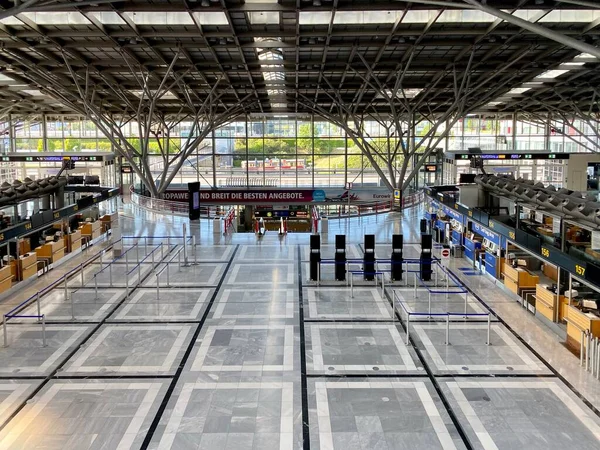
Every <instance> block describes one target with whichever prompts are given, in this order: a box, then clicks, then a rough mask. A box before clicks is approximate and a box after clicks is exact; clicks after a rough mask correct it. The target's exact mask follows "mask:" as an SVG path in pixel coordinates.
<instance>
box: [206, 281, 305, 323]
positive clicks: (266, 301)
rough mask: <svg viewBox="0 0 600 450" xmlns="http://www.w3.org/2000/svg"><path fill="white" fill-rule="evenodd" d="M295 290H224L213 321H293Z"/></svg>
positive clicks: (214, 311) (216, 303)
mask: <svg viewBox="0 0 600 450" xmlns="http://www.w3.org/2000/svg"><path fill="white" fill-rule="evenodd" d="M294 293H295V290H294V289H291V288H289V289H286V288H272V289H268V290H267V289H255V288H253V289H222V290H221V294H220V295H219V298H218V299H217V301H216V302H215V305H214V307H213V314H212V318H213V319H293V318H294V311H295V308H296V305H295V300H294Z"/></svg>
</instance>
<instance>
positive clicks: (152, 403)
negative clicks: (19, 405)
mask: <svg viewBox="0 0 600 450" xmlns="http://www.w3.org/2000/svg"><path fill="white" fill-rule="evenodd" d="M165 390H166V384H165V383H164V382H160V381H153V382H147V381H142V380H140V381H137V382H135V380H128V381H126V382H123V381H101V382H95V381H77V382H69V381H56V380H52V381H50V382H49V383H48V385H46V386H45V387H44V388H43V389H42V390H41V391H40V392H39V393H38V394H36V396H35V397H34V398H33V399H32V400H30V401H29V402H28V404H27V405H26V406H25V407H24V408H23V409H22V410H21V411H20V412H19V413H18V414H17V415H16V417H15V418H14V419H13V420H11V422H9V424H8V425H7V426H6V427H5V428H4V429H3V430H2V431H0V448H2V449H7V450H8V449H17V448H19V449H24V448H27V449H38V448H39V449H41V448H63V449H67V448H69V449H78V450H86V449H90V450H91V449H100V448H113V449H116V448H119V449H134V448H139V446H140V445H141V442H142V440H143V438H144V436H145V430H147V428H148V426H149V424H150V422H151V420H152V418H153V416H154V414H156V410H157V409H158V404H159V402H160V395H161V393H163V395H164V391H165Z"/></svg>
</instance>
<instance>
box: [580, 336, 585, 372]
mask: <svg viewBox="0 0 600 450" xmlns="http://www.w3.org/2000/svg"><path fill="white" fill-rule="evenodd" d="M584 339H585V334H584V332H583V330H581V340H580V342H579V365H580V366H583V354H584V351H585V349H584V343H583V340H584Z"/></svg>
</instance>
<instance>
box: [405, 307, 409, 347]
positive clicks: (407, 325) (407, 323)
mask: <svg viewBox="0 0 600 450" xmlns="http://www.w3.org/2000/svg"><path fill="white" fill-rule="evenodd" d="M409 330H410V313H408V318H407V319H406V345H409V343H410V331H409Z"/></svg>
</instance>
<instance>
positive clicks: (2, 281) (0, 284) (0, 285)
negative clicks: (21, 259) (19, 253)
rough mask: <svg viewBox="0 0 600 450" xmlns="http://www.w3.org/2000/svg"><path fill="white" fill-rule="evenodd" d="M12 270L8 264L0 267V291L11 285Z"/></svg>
mask: <svg viewBox="0 0 600 450" xmlns="http://www.w3.org/2000/svg"><path fill="white" fill-rule="evenodd" d="M12 278H13V275H12V271H11V268H10V265H6V266H4V267H2V268H1V269H0V292H4V291H7V290H8V289H10V288H11V286H12Z"/></svg>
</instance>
